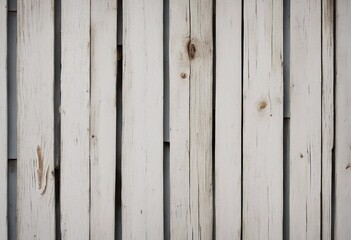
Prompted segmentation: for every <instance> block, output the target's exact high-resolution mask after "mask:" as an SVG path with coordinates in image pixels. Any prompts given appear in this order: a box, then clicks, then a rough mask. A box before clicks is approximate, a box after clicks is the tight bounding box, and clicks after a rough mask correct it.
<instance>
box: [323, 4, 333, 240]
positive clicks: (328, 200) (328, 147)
mask: <svg viewBox="0 0 351 240" xmlns="http://www.w3.org/2000/svg"><path fill="white" fill-rule="evenodd" d="M333 148H334V0H323V1H322V239H323V240H328V239H332V164H333V163H332V161H333Z"/></svg>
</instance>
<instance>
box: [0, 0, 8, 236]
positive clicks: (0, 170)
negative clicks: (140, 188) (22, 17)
mask: <svg viewBox="0 0 351 240" xmlns="http://www.w3.org/2000/svg"><path fill="white" fill-rule="evenodd" d="M7 9H8V5H7V0H1V1H0V203H1V204H0V239H4V240H6V239H7V226H8V225H7V204H6V203H7V162H8V153H7V146H8V145H7Z"/></svg>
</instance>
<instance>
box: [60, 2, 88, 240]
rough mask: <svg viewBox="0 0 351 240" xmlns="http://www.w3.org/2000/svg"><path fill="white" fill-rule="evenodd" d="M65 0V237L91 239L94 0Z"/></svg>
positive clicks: (62, 97)
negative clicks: (91, 25)
mask: <svg viewBox="0 0 351 240" xmlns="http://www.w3.org/2000/svg"><path fill="white" fill-rule="evenodd" d="M61 4H62V5H61V61H62V73H61V175H60V177H61V181H60V186H61V192H60V204H61V205H60V206H61V237H62V239H63V240H65V239H89V207H90V201H89V198H90V195H89V190H90V184H89V183H90V175H89V171H90V159H89V141H90V138H89V135H90V134H89V131H90V129H89V122H90V118H89V114H90V0H78V1H70V0H62V2H61Z"/></svg>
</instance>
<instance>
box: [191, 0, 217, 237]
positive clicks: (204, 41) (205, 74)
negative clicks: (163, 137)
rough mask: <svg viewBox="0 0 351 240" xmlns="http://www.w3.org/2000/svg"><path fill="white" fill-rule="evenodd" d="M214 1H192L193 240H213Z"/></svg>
mask: <svg viewBox="0 0 351 240" xmlns="http://www.w3.org/2000/svg"><path fill="white" fill-rule="evenodd" d="M212 2H213V1H212V0H205V1H204V0H196V1H190V22H191V23H190V37H191V38H190V41H189V43H188V47H187V48H188V57H189V60H190V90H189V91H190V140H189V142H190V160H189V162H190V163H189V167H190V170H189V173H190V175H189V178H190V188H189V191H190V211H191V216H190V221H191V228H192V234H193V235H192V236H193V239H212V234H213V194H212V127H213V125H212V114H213V107H212V106H213V101H212V100H213V96H212V94H213V65H212V63H213V36H212V16H213V9H212Z"/></svg>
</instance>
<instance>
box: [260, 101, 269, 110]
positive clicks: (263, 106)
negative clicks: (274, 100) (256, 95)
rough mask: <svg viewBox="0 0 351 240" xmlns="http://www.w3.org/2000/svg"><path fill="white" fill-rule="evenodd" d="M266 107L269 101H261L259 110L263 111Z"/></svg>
mask: <svg viewBox="0 0 351 240" xmlns="http://www.w3.org/2000/svg"><path fill="white" fill-rule="evenodd" d="M266 107H267V102H266V101H261V102H260V103H259V104H258V110H259V111H263V110H264V109H265V108H266Z"/></svg>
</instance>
